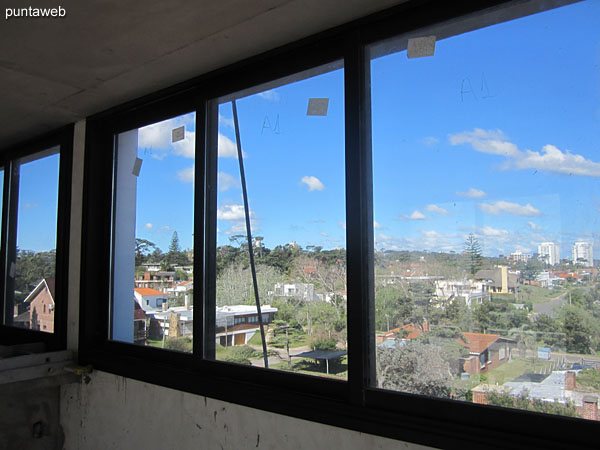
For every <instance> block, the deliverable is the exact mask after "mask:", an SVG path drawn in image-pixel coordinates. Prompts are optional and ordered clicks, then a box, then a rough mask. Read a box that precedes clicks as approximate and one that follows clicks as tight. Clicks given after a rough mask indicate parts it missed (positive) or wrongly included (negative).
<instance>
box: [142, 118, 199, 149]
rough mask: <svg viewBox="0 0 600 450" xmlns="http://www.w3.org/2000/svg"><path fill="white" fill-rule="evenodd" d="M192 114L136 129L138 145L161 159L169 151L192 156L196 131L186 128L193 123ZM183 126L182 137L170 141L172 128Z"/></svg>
mask: <svg viewBox="0 0 600 450" xmlns="http://www.w3.org/2000/svg"><path fill="white" fill-rule="evenodd" d="M193 122H194V120H193V114H187V115H185V116H182V117H177V118H174V119H170V120H164V121H162V122H158V123H154V124H152V125H148V126H145V127H142V128H140V129H139V131H138V147H139V148H141V149H144V150H145V151H147V152H149V153H150V155H151V156H152V157H153V158H155V159H163V158H164V157H165V156H167V153H168V152H169V151H172V152H173V153H174V154H175V155H178V156H183V157H185V158H193V157H194V156H195V155H194V149H195V144H196V142H195V140H196V133H195V132H194V131H189V130H188V128H189V127H190V126H191V125H192V124H193ZM180 126H185V127H186V129H185V135H184V139H182V140H181V141H177V142H172V131H173V129H174V128H179V127H180Z"/></svg>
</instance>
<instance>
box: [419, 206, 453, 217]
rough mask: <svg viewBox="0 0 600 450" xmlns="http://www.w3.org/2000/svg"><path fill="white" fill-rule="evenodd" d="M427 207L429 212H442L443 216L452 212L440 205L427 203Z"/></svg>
mask: <svg viewBox="0 0 600 450" xmlns="http://www.w3.org/2000/svg"><path fill="white" fill-rule="evenodd" d="M425 209H426V210H427V211H429V212H433V213H436V214H440V215H442V216H447V215H448V214H450V212H449V211H448V210H446V209H444V208H442V207H440V206H438V205H427V207H426V208H425Z"/></svg>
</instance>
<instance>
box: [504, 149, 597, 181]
mask: <svg viewBox="0 0 600 450" xmlns="http://www.w3.org/2000/svg"><path fill="white" fill-rule="evenodd" d="M522 153H523V154H522V156H521V157H520V158H518V159H515V161H513V164H514V166H515V167H516V168H517V169H536V170H544V171H547V172H556V173H563V174H567V175H583V176H590V177H600V163H598V162H594V161H590V160H589V159H585V158H584V157H583V156H581V155H575V154H573V153H571V152H569V150H567V151H565V152H564V153H563V152H562V151H561V150H560V149H558V148H557V147H555V146H554V145H544V146H543V147H542V151H541V153H540V152H534V151H531V150H525V152H522Z"/></svg>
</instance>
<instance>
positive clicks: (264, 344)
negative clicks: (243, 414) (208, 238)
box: [231, 100, 269, 369]
mask: <svg viewBox="0 0 600 450" xmlns="http://www.w3.org/2000/svg"><path fill="white" fill-rule="evenodd" d="M231 106H232V108H233V124H234V127H235V142H236V144H237V153H238V162H239V163H240V179H241V182H242V195H243V197H244V212H245V213H246V235H247V236H248V253H249V255H250V270H251V271H252V284H253V285H254V298H255V299H256V311H257V312H258V324H259V327H260V337H261V340H262V348H263V358H264V360H265V368H267V369H268V368H269V358H268V357H267V341H266V339H265V329H264V326H263V319H262V312H261V310H260V299H259V297H258V282H257V281H256V267H255V266H254V251H253V249H252V230H251V227H250V208H249V207H248V193H247V192H246V175H245V173H244V159H243V157H242V143H241V141H240V127H239V124H238V114H237V105H236V103H235V100H232V101H231Z"/></svg>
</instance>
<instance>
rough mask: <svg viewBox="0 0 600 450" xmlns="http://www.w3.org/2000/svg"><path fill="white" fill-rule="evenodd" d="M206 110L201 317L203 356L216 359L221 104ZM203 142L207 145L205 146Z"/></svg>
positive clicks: (213, 103) (209, 105)
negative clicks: (218, 156) (218, 145)
mask: <svg viewBox="0 0 600 450" xmlns="http://www.w3.org/2000/svg"><path fill="white" fill-rule="evenodd" d="M205 105H206V106H205V108H204V111H205V113H206V117H205V123H206V125H205V126H204V124H202V129H203V130H205V132H206V137H205V139H204V140H203V149H204V150H205V151H204V155H202V156H203V159H202V162H203V163H204V166H203V170H204V178H203V181H204V183H203V186H204V196H203V199H202V200H203V206H204V214H205V216H204V224H203V225H204V232H205V233H206V234H205V239H204V243H205V245H206V246H205V247H204V264H205V266H204V272H203V275H204V284H203V286H202V288H203V294H204V296H203V303H202V311H203V315H204V317H203V318H202V319H203V320H202V325H203V326H204V329H203V330H202V331H203V333H204V334H203V335H202V337H203V343H204V346H203V357H204V358H205V359H211V360H214V359H215V357H216V341H215V338H214V336H215V334H216V333H215V332H216V323H215V322H216V316H215V311H216V298H217V295H216V289H217V287H216V282H217V256H216V253H215V252H214V251H212V252H211V250H212V249H216V248H217V144H218V131H219V106H218V103H217V102H216V101H214V100H211V101H209V102H207V103H206V104H205ZM204 143H206V146H205V147H204ZM197 179H198V178H197Z"/></svg>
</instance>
